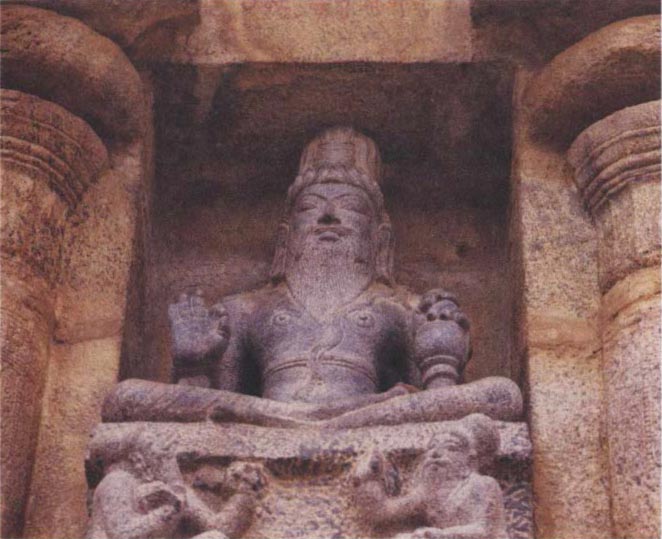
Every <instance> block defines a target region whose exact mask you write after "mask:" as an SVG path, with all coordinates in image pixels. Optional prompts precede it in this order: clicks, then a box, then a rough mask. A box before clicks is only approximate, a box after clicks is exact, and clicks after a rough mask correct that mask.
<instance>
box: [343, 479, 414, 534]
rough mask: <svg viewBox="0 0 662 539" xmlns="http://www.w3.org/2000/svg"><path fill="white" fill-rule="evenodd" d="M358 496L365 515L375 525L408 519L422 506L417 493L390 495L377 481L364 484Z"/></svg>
mask: <svg viewBox="0 0 662 539" xmlns="http://www.w3.org/2000/svg"><path fill="white" fill-rule="evenodd" d="M356 498H357V502H358V503H359V504H360V507H361V508H362V513H363V514H364V517H365V518H367V519H368V520H370V521H371V523H372V524H373V525H378V524H385V523H387V522H397V521H401V520H406V519H408V518H410V517H412V516H415V515H416V514H418V512H419V508H420V506H421V504H420V503H419V500H418V497H417V496H416V495H415V494H409V495H405V496H398V497H389V496H387V495H386V493H385V492H384V489H383V487H382V486H381V485H380V484H378V483H377V482H370V483H367V484H365V485H363V486H362V487H361V488H360V489H359V490H358V492H357V496H356Z"/></svg>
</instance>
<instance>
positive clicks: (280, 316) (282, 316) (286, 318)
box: [272, 313, 292, 326]
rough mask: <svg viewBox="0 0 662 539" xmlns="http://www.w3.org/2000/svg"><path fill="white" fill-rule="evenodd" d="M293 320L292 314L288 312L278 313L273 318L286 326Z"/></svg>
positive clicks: (278, 323) (280, 324) (274, 321)
mask: <svg viewBox="0 0 662 539" xmlns="http://www.w3.org/2000/svg"><path fill="white" fill-rule="evenodd" d="M291 320H292V316H291V315H289V314H288V313H276V314H274V317H273V318H272V321H273V323H274V324H276V325H277V326H285V325H287V324H288V323H289V322H290V321H291Z"/></svg>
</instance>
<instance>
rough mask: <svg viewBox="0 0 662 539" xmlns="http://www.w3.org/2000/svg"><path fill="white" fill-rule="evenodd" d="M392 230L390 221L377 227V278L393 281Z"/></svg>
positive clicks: (388, 281) (390, 282) (388, 282)
mask: <svg viewBox="0 0 662 539" xmlns="http://www.w3.org/2000/svg"><path fill="white" fill-rule="evenodd" d="M393 247H394V241H393V231H392V229H391V225H390V223H382V224H381V225H379V228H378V229H377V263H376V267H375V270H376V273H377V279H378V280H380V281H383V282H385V283H387V284H392V283H393Z"/></svg>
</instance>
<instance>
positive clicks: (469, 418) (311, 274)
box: [87, 128, 522, 539]
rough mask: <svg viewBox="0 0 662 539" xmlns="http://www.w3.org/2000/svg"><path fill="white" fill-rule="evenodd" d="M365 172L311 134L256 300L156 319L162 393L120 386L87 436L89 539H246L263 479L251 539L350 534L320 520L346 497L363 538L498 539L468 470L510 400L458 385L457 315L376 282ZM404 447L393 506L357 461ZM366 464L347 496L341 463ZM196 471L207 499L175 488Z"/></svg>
mask: <svg viewBox="0 0 662 539" xmlns="http://www.w3.org/2000/svg"><path fill="white" fill-rule="evenodd" d="M379 169H380V158H379V153H378V151H377V147H376V145H375V143H374V142H373V141H372V140H370V139H368V138H367V137H365V136H363V135H361V134H359V133H357V132H356V131H354V130H352V129H349V128H334V129H330V130H328V131H326V132H324V133H323V134H322V135H320V136H319V137H317V138H316V139H314V140H313V141H312V142H311V143H310V144H309V145H308V146H307V148H306V150H305V152H304V154H303V156H302V159H301V164H300V173H299V175H298V176H297V178H296V180H295V182H294V184H293V185H292V186H291V187H290V190H289V192H288V200H287V208H288V210H287V213H286V215H285V219H284V220H283V222H282V223H281V225H280V227H279V234H278V244H277V249H276V254H275V257H274V261H273V267H272V272H271V282H270V283H269V284H268V285H266V286H264V287H263V288H260V289H258V290H254V291H251V292H246V293H241V294H238V295H236V296H231V297H228V298H225V299H224V300H223V301H222V302H220V303H217V304H215V305H214V306H212V307H210V308H208V307H207V305H206V302H205V299H204V298H203V296H202V294H201V293H199V292H198V293H195V294H190V295H187V294H185V295H183V296H182V297H180V298H179V300H178V301H177V302H176V303H174V304H172V305H171V306H170V309H169V315H170V320H171V325H172V349H173V355H174V375H175V376H174V377H175V381H176V382H177V383H176V384H161V383H155V382H149V381H144V380H126V381H124V382H122V383H120V384H119V385H118V386H117V388H116V389H115V391H114V392H113V393H112V394H111V395H110V396H109V397H108V398H107V399H106V402H105V403H104V407H103V412H102V415H103V419H104V421H105V422H106V423H114V425H101V427H100V428H99V429H97V432H96V433H95V435H94V440H93V443H91V445H90V455H89V456H88V461H87V466H88V475H89V476H90V477H97V478H99V477H103V479H100V480H98V481H97V480H91V481H90V483H91V485H92V486H93V487H96V491H95V494H94V500H93V507H92V511H93V517H92V525H91V533H90V535H89V537H90V538H93V539H97V538H98V539H114V538H115V537H196V538H198V539H202V538H204V539H212V538H216V537H223V536H229V537H232V538H235V537H240V536H242V535H243V534H244V533H246V532H247V530H249V529H252V526H253V524H255V515H256V514H257V513H256V504H257V500H258V494H259V492H260V491H261V490H262V489H263V487H264V486H265V483H266V482H265V477H266V472H263V471H262V463H264V465H265V466H267V469H269V470H270V471H273V472H274V473H273V474H271V475H270V484H271V485H273V486H272V487H271V488H272V489H273V491H269V489H267V491H269V492H270V494H267V495H265V497H267V498H269V500H268V501H266V502H264V503H266V504H267V506H268V507H267V508H264V507H263V508H262V509H260V511H261V513H260V514H262V515H263V518H262V520H261V526H263V527H262V528H261V531H260V532H258V535H259V533H264V534H266V536H269V534H271V536H274V535H277V536H294V535H296V533H298V534H299V535H298V536H302V537H303V536H305V537H308V536H315V537H331V536H337V535H338V534H340V535H343V533H344V534H346V533H348V532H347V531H346V530H347V529H348V526H349V529H351V530H353V533H355V534H356V533H364V531H365V530H364V527H363V524H362V523H360V522H354V523H352V522H349V521H347V520H346V519H345V516H343V515H344V513H342V512H339V511H338V510H336V511H335V513H334V512H333V511H331V510H330V509H328V503H345V502H342V499H343V498H344V499H348V496H349V497H351V496H352V492H353V493H354V494H353V496H354V499H355V501H356V502H357V503H356V504H355V505H356V506H359V507H362V508H363V510H364V513H365V515H364V517H366V518H364V519H363V520H364V521H365V520H368V521H369V523H370V525H371V526H372V528H371V529H373V530H377V529H378V528H380V526H381V527H383V526H384V525H387V526H390V527H388V530H387V531H388V532H389V533H390V532H391V531H393V533H398V532H402V534H404V535H400V536H398V537H401V538H402V539H404V538H405V537H408V538H422V537H426V538H427V537H429V538H444V539H450V538H455V539H457V538H462V539H507V534H506V532H505V513H504V503H503V499H502V495H501V491H500V488H499V486H498V484H497V482H496V480H494V479H492V478H490V477H487V476H483V475H480V474H479V461H482V460H490V459H492V457H493V456H494V454H495V452H496V451H497V448H498V447H499V436H498V434H497V431H496V428H497V427H496V426H495V425H496V424H497V423H498V421H495V420H500V421H501V423H499V424H501V425H503V424H504V423H503V421H504V420H505V421H512V420H515V419H517V418H518V417H519V415H520V414H521V409H522V397H521V394H520V391H519V389H518V387H517V386H516V385H515V384H514V383H513V382H512V381H510V380H507V379H505V378H498V377H493V378H487V379H483V380H479V381H476V382H472V383H467V384H461V383H460V382H461V381H462V372H463V369H464V367H465V365H466V363H467V361H468V360H469V358H470V356H471V344H470V335H469V321H468V319H467V317H466V315H465V314H464V313H463V312H462V310H461V309H460V306H459V303H458V301H457V299H456V298H455V297H454V296H453V295H452V294H450V293H448V292H446V291H443V290H440V289H434V290H431V291H429V292H427V293H425V294H423V296H422V297H419V296H416V295H415V294H412V293H410V292H409V291H407V290H406V289H404V288H402V287H399V286H397V285H396V284H395V283H394V282H393V277H392V273H393V271H392V265H393V238H392V234H391V226H390V223H389V218H388V215H387V213H386V211H385V208H384V200H383V196H382V193H381V191H380V187H379V179H380V173H379ZM483 414H484V415H483ZM210 420H211V421H210ZM458 420H459V421H458ZM143 422H154V423H152V424H149V423H147V424H146V423H143ZM416 423H423V424H422V425H420V427H421V428H420V429H418V428H417V427H418V426H417V425H415V424H416ZM386 426H388V428H385V427H386ZM104 427H105V428H104ZM412 428H413V430H412V432H411V433H410V434H408V435H406V436H408V438H407V439H406V440H405V441H403V442H397V443H398V444H402V443H404V447H405V448H406V449H407V450H409V451H415V452H419V451H421V450H422V449H423V448H424V447H425V444H426V443H427V440H428V439H429V437H430V436H432V438H433V441H432V443H431V444H430V446H429V447H428V448H427V449H426V450H425V451H424V455H423V457H422V460H421V461H420V464H419V465H418V468H417V471H416V472H415V473H414V477H413V479H410V480H409V483H411V486H410V487H409V489H408V490H407V491H406V493H405V494H403V495H399V494H398V493H397V488H390V487H388V486H387V484H390V485H391V487H394V485H395V484H396V483H397V482H398V481H400V475H399V472H398V470H397V468H396V467H394V466H391V465H390V464H389V462H388V459H386V458H385V457H384V456H383V455H381V454H380V453H378V452H377V453H372V452H373V451H374V448H375V447H386V446H391V447H392V446H393V443H394V441H393V439H392V437H393V436H395V438H397V437H398V435H397V434H395V435H394V434H393V433H395V432H396V431H398V430H402V429H404V431H406V430H407V429H410V430H411V429H412ZM430 428H432V430H427V429H430ZM404 431H402V432H404ZM425 433H427V434H425ZM412 436H413V437H412ZM511 437H512V436H511ZM285 439H287V441H285ZM269 440H271V441H269ZM511 442H512V440H511ZM396 445H397V444H396ZM511 445H512V444H511ZM401 449H402V448H401ZM391 451H393V449H391ZM518 452H519V451H515V452H514V453H515V454H516V453H518ZM371 453H372V457H371V458H368V459H367V460H365V461H364V462H363V463H360V464H359V465H358V467H357V468H356V471H355V472H354V474H353V476H351V477H350V479H351V481H350V483H353V484H355V488H354V489H352V488H350V489H347V487H346V482H345V481H346V478H347V476H348V470H350V469H351V468H352V463H355V462H356V460H357V456H358V457H359V459H360V455H366V454H367V455H370V454H371ZM510 453H511V454H513V452H512V451H510ZM182 462H184V463H188V464H182ZM254 462H257V464H253V463H254ZM182 466H183V468H182ZM269 466H270V467H269ZM183 469H185V470H186V471H182V470H183ZM191 470H193V471H191ZM196 470H197V471H196ZM199 470H207V471H209V473H212V474H216V476H217V478H216V479H214V480H213V481H212V483H214V485H216V486H215V487H213V488H210V487H209V485H208V484H207V483H205V481H204V480H196V479H192V474H193V475H195V473H198V471H199ZM310 470H313V472H311V471H310ZM314 470H317V471H314ZM320 470H327V472H323V473H326V474H331V475H328V476H327V477H326V478H325V479H320V478H319V477H318V476H319V474H320V473H321V472H320ZM328 470H334V471H333V473H331V472H328ZM404 475H407V474H406V473H405V474H404ZM309 476H312V477H310V479H311V480H312V481H313V482H315V481H319V484H318V483H315V484H316V486H315V488H314V489H313V492H314V494H311V496H313V497H312V498H311V500H312V501H311V504H312V505H311V508H309V509H308V511H309V513H306V512H305V511H306V510H304V512H303V514H304V515H305V519H304V520H302V521H301V522H299V521H298V520H297V519H296V518H295V519H294V520H293V516H294V515H293V512H297V516H298V513H299V512H300V509H299V508H298V505H297V502H295V501H294V500H293V498H294V499H298V498H300V497H301V496H304V497H305V496H306V494H305V492H304V491H301V492H299V491H297V492H296V494H295V495H294V497H292V496H291V495H289V494H284V493H287V492H289V491H288V485H291V484H292V483H293V482H294V483H296V482H297V481H302V479H301V478H302V477H309ZM219 478H220V479H219ZM219 485H220V486H219ZM217 487H218V488H217ZM322 487H323V488H322ZM303 488H308V487H303ZM320 488H322V490H319V489H320ZM324 488H330V489H336V490H332V491H329V492H327V493H326V494H323V492H324V490H323V489H324ZM315 489H317V490H315ZM222 492H226V494H223V493H222ZM227 492H230V494H227ZM275 492H280V493H281V495H280V496H279V495H276V494H274V493H275ZM333 493H335V494H333ZM315 496H317V498H315ZM322 500H324V501H322ZM298 503H303V504H304V505H305V503H306V501H305V500H302V501H300V502H298ZM292 504H294V505H292ZM332 513H333V514H332ZM264 515H266V516H264ZM339 515H340V516H339ZM306 519H312V523H310V522H309V520H306ZM308 524H310V527H306V526H308ZM265 526H266V530H267V531H265V528H264V527H265ZM270 526H271V528H270ZM257 527H258V528H259V525H258V526H257ZM295 532H296V533H295ZM311 533H312V534H313V535H310V534H311ZM380 533H381V532H380ZM393 533H390V535H393ZM196 534H197V535H196ZM201 534H202V535H201ZM210 534H211V535H210ZM214 534H215V535H214ZM382 535H383V534H382Z"/></svg>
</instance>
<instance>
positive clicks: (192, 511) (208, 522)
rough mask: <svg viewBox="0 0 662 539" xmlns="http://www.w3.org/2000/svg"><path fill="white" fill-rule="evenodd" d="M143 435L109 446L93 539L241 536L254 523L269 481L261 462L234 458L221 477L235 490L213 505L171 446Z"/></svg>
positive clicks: (94, 505)
mask: <svg viewBox="0 0 662 539" xmlns="http://www.w3.org/2000/svg"><path fill="white" fill-rule="evenodd" d="M139 439H140V436H138V435H135V436H131V437H129V438H127V439H125V440H123V441H122V443H121V447H120V448H114V449H115V451H113V450H112V449H110V450H108V451H106V452H105V455H104V456H105V458H106V459H107V461H106V462H105V469H104V470H102V471H101V473H102V474H104V477H103V479H102V480H101V481H100V483H99V484H98V485H97V486H96V489H95V491H94V498H93V501H92V519H91V522H90V528H89V531H88V534H87V537H88V539H132V538H135V539H145V538H154V539H157V538H164V537H181V536H186V537H194V539H224V538H227V537H232V538H234V537H240V536H241V535H242V534H243V533H244V532H245V531H246V530H247V529H248V527H249V526H250V525H251V522H252V520H253V516H254V512H255V508H256V504H257V500H258V497H259V494H260V492H261V490H262V489H263V488H264V486H265V485H266V484H267V480H266V477H267V476H266V473H265V472H264V471H263V469H262V467H261V465H259V464H254V463H247V462H241V461H237V462H233V463H232V464H230V466H228V467H227V469H226V470H225V472H224V474H223V476H222V477H221V478H220V479H219V480H218V483H219V487H220V488H223V489H224V490H226V491H228V492H230V493H231V494H230V495H229V497H228V499H227V500H226V502H225V504H224V505H223V507H222V508H221V510H220V511H214V510H213V509H211V508H210V507H209V506H208V505H207V504H205V502H204V501H203V500H202V499H201V498H200V497H199V496H198V494H197V493H196V491H195V490H194V489H193V488H191V487H190V486H189V485H187V484H186V482H185V481H184V478H183V477H182V475H181V472H180V469H179V466H178V463H177V461H176V459H175V458H174V457H173V455H171V454H169V453H168V451H167V448H163V449H162V451H153V450H149V449H147V448H145V447H143V444H140V443H139V442H138V440H139Z"/></svg>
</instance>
